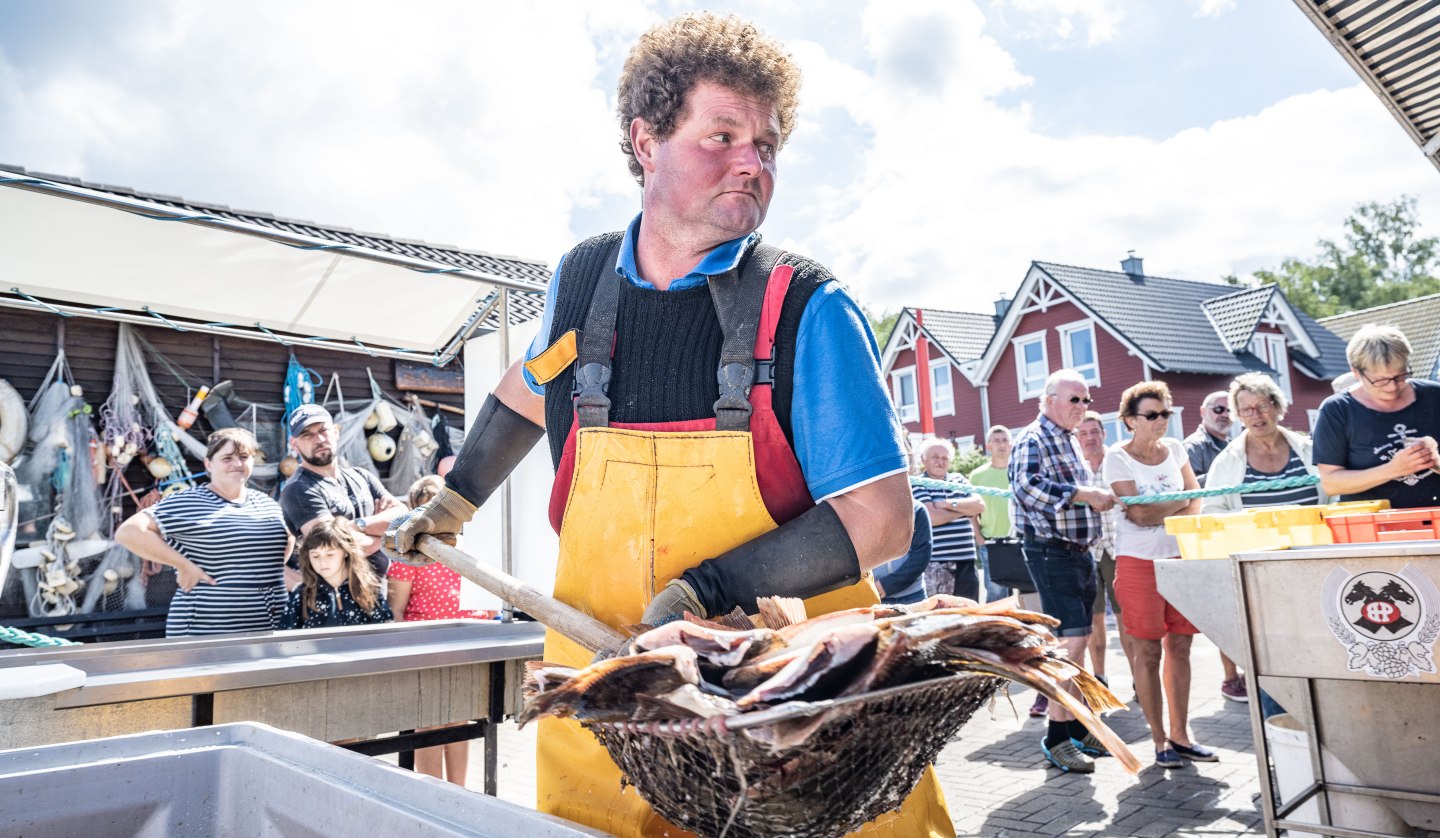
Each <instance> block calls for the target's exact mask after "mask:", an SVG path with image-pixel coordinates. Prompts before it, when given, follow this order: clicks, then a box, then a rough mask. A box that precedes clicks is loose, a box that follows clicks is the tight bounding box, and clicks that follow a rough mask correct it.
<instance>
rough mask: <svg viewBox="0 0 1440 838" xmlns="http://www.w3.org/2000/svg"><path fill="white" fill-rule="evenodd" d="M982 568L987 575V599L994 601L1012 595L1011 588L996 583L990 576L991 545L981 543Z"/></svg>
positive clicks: (987, 600)
mask: <svg viewBox="0 0 1440 838" xmlns="http://www.w3.org/2000/svg"><path fill="white" fill-rule="evenodd" d="M980 569H981V570H983V571H984V576H985V601H986V602H994V601H995V600H997V599H1004V598H1005V597H1007V596H1010V589H1009V588H1005V587H1002V586H1000V585H997V584H995V582H994V581H993V580H992V579H991V578H990V545H988V544H981V545H980Z"/></svg>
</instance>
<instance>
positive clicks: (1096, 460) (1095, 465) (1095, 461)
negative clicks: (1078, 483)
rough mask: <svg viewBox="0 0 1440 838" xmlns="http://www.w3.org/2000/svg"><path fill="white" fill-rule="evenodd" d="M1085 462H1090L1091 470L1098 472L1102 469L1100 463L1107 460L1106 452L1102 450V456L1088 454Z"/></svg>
mask: <svg viewBox="0 0 1440 838" xmlns="http://www.w3.org/2000/svg"><path fill="white" fill-rule="evenodd" d="M1085 462H1087V463H1089V464H1090V470H1091V471H1095V472H1098V471H1099V470H1100V464H1101V463H1103V462H1105V452H1104V451H1101V452H1100V456H1098V457H1092V456H1090V455H1089V454H1086V455H1085Z"/></svg>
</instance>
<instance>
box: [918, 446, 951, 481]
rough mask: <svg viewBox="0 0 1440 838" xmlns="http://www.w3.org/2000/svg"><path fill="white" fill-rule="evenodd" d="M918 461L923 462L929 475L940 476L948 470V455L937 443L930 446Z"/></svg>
mask: <svg viewBox="0 0 1440 838" xmlns="http://www.w3.org/2000/svg"><path fill="white" fill-rule="evenodd" d="M920 461H921V462H923V463H924V464H925V473H926V474H928V475H930V476H931V477H936V478H942V477H944V476H945V474H946V473H947V472H949V471H950V455H949V454H947V453H945V449H944V448H941V447H940V446H938V445H935V446H931V448H930V449H929V450H927V451H926V452H925V455H924V456H923V457H921V458H920Z"/></svg>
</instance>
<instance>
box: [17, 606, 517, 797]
mask: <svg viewBox="0 0 1440 838" xmlns="http://www.w3.org/2000/svg"><path fill="white" fill-rule="evenodd" d="M544 631H545V630H544V627H543V626H541V625H539V624H538V623H528V622H527V623H519V622H516V623H500V622H495V621H479V620H448V621H436V622H428V623H386V624H382V625H374V626H359V627H353V628H337V629H310V630H302V631H291V632H273V633H272V632H259V633H251V634H235V635H223V636H218V637H215V638H210V639H192V638H184V639H180V638H177V639H171V640H137V641H130V642H125V643H107V644H93V645H83V646H70V647H63V648H53V649H21V650H15V651H7V652H0V681H3V679H7V678H8V679H12V680H18V679H21V678H24V677H25V674H26V673H25V668H28V667H30V666H33V665H35V664H65V665H68V666H71V667H74V668H75V669H78V670H80V671H82V672H83V673H84V674H85V681H84V685H83V686H81V687H79V688H76V689H69V690H64V691H62V692H57V693H54V694H51V695H41V696H38V697H33V698H17V699H13V700H8V701H0V749H6V748H20V747H31V746H37V745H48V744H53V743H59V742H74V741H78V740H82V739H96V738H101V737H107V736H116V735H121V734H129V733H138V732H142V731H149V730H173V729H179V728H188V727H200V726H204V725H211V724H225V723H229V722H243V721H255V722H261V723H264V724H268V725H272V726H274V727H278V728H283V729H285V730H290V731H295V732H297V733H300V734H303V735H305V736H309V737H311V738H313V739H318V740H321V741H325V742H334V741H337V740H342V739H355V738H370V737H377V736H380V735H382V734H388V733H392V732H394V731H401V732H404V733H405V737H404V738H402V737H398V736H392V737H387V738H383V739H381V740H379V741H375V740H373V739H372V740H371V741H368V742H364V743H358V744H356V745H353V746H350V747H352V748H353V749H355V750H358V751H360V752H362V753H368V754H372V755H373V754H377V753H393V752H396V751H408V750H410V749H412V748H415V747H424V746H426V745H434V744H441V743H442V742H443V741H457V740H459V739H467V738H476V737H479V736H484V735H485V733H486V732H487V730H488V728H489V726H490V725H492V724H493V723H495V722H498V721H500V720H501V719H502V718H503V717H504V716H505V715H507V714H511V713H513V712H514V711H515V709H516V707H517V706H518V705H519V684H520V680H521V678H520V674H521V667H522V666H523V661H524V660H525V659H528V658H535V657H538V656H539V655H540V653H541V649H542V647H543V642H544ZM453 722H469V723H470V724H469V725H468V726H467V727H465V728H453V729H450V731H449V732H447V731H433V732H430V733H419V734H410V733H409V732H411V731H414V730H416V729H417V728H421V727H430V726H434V725H442V724H449V723H453ZM485 762H486V786H487V790H492V789H493V782H494V770H493V768H494V765H495V749H494V737H486V760H485Z"/></svg>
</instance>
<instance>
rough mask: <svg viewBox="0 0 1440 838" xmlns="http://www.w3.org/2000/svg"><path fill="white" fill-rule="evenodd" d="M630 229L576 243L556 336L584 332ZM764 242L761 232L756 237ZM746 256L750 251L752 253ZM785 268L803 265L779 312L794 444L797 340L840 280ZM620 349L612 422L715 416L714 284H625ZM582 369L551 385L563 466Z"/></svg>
mask: <svg viewBox="0 0 1440 838" xmlns="http://www.w3.org/2000/svg"><path fill="white" fill-rule="evenodd" d="M624 235H625V233H606V234H604V235H601V236H596V237H594V238H591V239H587V240H586V241H583V242H581V243H580V244H578V245H576V246H575V248H574V249H573V250H571V251H570V252H569V253H567V254H566V255H565V259H564V263H563V265H562V267H561V271H562V273H563V281H562V276H561V275H557V276H556V277H555V278H554V279H552V280H551V281H552V282H560V283H561V285H560V288H559V291H558V293H557V295H556V299H555V308H554V311H552V312H551V326H550V334H549V336H548V337H549V342H550V343H552V344H553V343H554V342H555V341H556V340H558V339H559V338H560V337H561V336H562V335H564V334H565V333H566V332H568V331H570V330H571V329H578V330H581V331H582V332H583V330H584V328H585V316H586V314H588V313H589V311H590V299H591V297H593V296H594V294H595V284H596V282H598V281H599V279H600V277H601V276H603V275H605V274H606V273H608V272H613V271H614V270H615V261H616V258H617V256H618V255H619V252H620V242H621V237H622V236H624ZM757 240H758V237H757ZM745 255H746V257H748V256H749V253H748V252H747V253H746V254H745ZM781 264H785V265H790V266H792V267H793V268H794V270H795V272H794V275H793V276H792V277H791V280H790V290H789V291H788V292H787V293H786V295H785V303H784V305H782V306H781V308H780V322H779V324H778V326H777V327H776V329H775V384H774V387H775V390H774V394H773V396H772V404H773V405H774V408H775V417H776V419H777V420H779V423H780V428H781V430H783V431H784V432H785V438H786V439H787V440H789V442H790V446H791V447H792V448H793V447H794V446H795V436H794V433H793V432H792V430H791V424H790V404H791V394H792V393H793V389H794V387H793V385H794V380H795V339H796V335H797V334H798V333H799V331H800V318H801V316H802V315H803V314H804V313H805V306H806V304H807V303H809V302H810V297H811V295H813V294H814V293H815V291H816V289H818V288H819V287H820V286H821V285H822V284H824V283H826V282H829V281H830V280H832V279H833V277H832V276H831V275H830V273H829V272H828V271H826V270H825V269H824V268H823V267H821V266H820V265H819V264H817V263H815V262H813V261H811V260H809V259H806V258H804V257H801V256H795V255H794V254H790V253H787V254H785V256H784V257H783V258H782V259H781ZM615 334H616V338H615V354H614V357H613V359H612V361H611V366H612V371H611V378H610V390H609V396H610V421H612V422H627V423H628V422H634V423H640V422H645V423H649V422H681V421H685V420H692V419H709V418H713V417H714V416H715V399H716V398H717V397H718V395H719V385H718V384H717V382H716V379H715V374H716V370H717V369H718V367H719V365H720V348H721V344H722V343H723V339H724V335H723V334H722V333H721V329H720V320H719V318H718V317H716V316H715V307H714V304H713V303H712V302H711V299H710V289H709V288H708V287H706V286H704V285H702V286H699V287H696V288H688V289H685V290H682V291H656V290H653V289H645V288H637V287H635V286H634V285H633V284H631V283H629V282H622V283H621V287H620V305H619V311H618V313H617V316H616V318H615ZM574 383H575V367H574V365H573V364H572V365H570V366H568V367H566V368H565V370H564V372H562V373H560V374H559V375H558V376H556V377H555V378H554V379H552V380H551V381H550V382H549V383H547V384H546V385H545V431H546V435H547V436H548V437H549V439H550V457H551V459H552V460H553V461H554V464H555V465H556V466H557V467H558V466H559V464H560V457H561V454H562V453H563V452H564V449H565V440H566V439H567V438H568V437H569V435H570V426H571V425H573V424H574V422H575V406H574V402H573V395H572V392H571V391H572V389H573V386H574Z"/></svg>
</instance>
